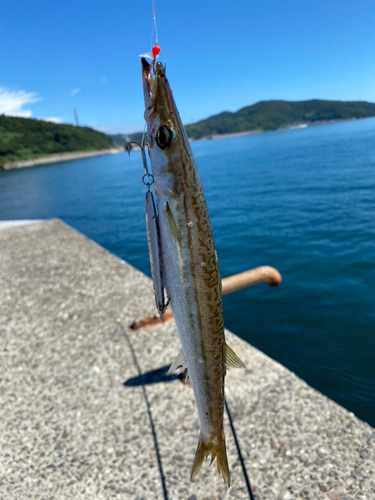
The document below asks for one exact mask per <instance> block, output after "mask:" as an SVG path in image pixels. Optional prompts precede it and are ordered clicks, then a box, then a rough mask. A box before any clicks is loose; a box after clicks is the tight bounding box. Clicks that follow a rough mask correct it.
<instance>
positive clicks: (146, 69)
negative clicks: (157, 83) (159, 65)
mask: <svg viewBox="0 0 375 500" xmlns="http://www.w3.org/2000/svg"><path fill="white" fill-rule="evenodd" d="M141 62H142V84H143V95H144V98H145V107H146V108H147V107H148V106H149V104H150V99H151V94H152V88H153V86H154V79H153V77H152V74H151V64H150V63H149V62H148V61H147V59H145V58H144V57H142V59H141Z"/></svg>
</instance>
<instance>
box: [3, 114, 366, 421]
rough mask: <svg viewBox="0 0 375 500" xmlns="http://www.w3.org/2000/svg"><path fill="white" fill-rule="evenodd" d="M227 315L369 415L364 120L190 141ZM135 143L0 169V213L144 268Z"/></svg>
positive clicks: (251, 337) (232, 325) (236, 328)
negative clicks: (270, 269) (227, 283)
mask: <svg viewBox="0 0 375 500" xmlns="http://www.w3.org/2000/svg"><path fill="white" fill-rule="evenodd" d="M192 146H193V151H194V154H195V158H196V162H197V165H198V168H199V171H200V174H201V178H202V183H203V186H204V188H205V192H206V197H207V203H208V208H209V210H210V214H211V220H212V226H213V229H214V235H215V240H216V247H217V253H218V257H219V263H220V268H221V273H222V276H223V277H225V276H229V275H231V274H234V273H238V272H241V271H245V270H247V269H251V268H253V267H256V266H261V265H271V266H274V267H276V268H277V269H278V270H279V271H280V272H281V274H282V276H283V283H282V284H281V285H280V286H279V287H277V288H270V287H268V286H267V285H266V284H262V285H257V286H255V287H253V288H250V289H247V290H243V291H241V292H237V293H234V294H232V295H230V296H226V297H224V312H225V323H226V326H227V327H228V328H229V329H230V330H232V331H233V332H235V333H237V334H238V335H239V336H241V337H242V338H244V339H246V340H247V341H249V342H250V343H251V344H253V345H254V346H256V347H258V348H259V349H261V350H262V351H264V352H265V353H267V354H268V355H270V356H271V357H272V358H274V359H276V360H278V361H279V362H281V363H282V364H284V365H285V366H287V367H288V368H290V369H291V370H293V371H294V372H296V373H297V374H298V375H299V376H300V377H302V378H303V379H305V380H306V381H307V382H308V383H309V384H310V385H312V386H313V387H315V388H316V389H318V390H319V391H321V392H323V393H324V394H326V395H327V396H329V397H331V398H332V399H334V400H335V401H337V402H338V403H340V404H341V405H343V406H345V407H346V408H348V409H349V410H351V411H353V412H354V413H355V414H356V415H357V416H358V417H360V418H362V419H364V420H367V421H368V422H369V423H371V424H372V425H373V426H375V119H366V120H359V121H354V122H346V123H338V124H334V125H325V126H319V127H312V128H307V129H298V130H287V131H282V132H269V133H265V134H256V135H250V136H244V137H235V138H230V139H224V140H217V141H204V142H198V143H194V144H193V145H192ZM142 174H143V171H142V165H141V158H140V154H139V152H135V153H133V154H132V156H131V157H130V158H128V156H127V155H126V154H119V155H114V156H106V157H97V158H91V159H86V160H76V161H71V162H69V163H60V164H54V165H49V166H40V167H34V168H29V169H23V170H19V171H16V170H15V171H9V172H0V219H3V220H6V219H32V218H37V219H39V218H51V217H60V218H61V219H63V220H64V221H65V222H67V223H68V224H70V225H72V226H73V227H75V228H76V229H78V230H79V231H81V232H83V233H84V234H86V235H87V236H89V237H90V238H92V239H94V240H95V241H97V242H98V243H100V244H101V245H103V246H104V247H105V248H107V249H108V250H110V251H111V252H114V253H115V254H117V255H119V256H120V257H122V258H123V259H125V260H127V261H128V262H130V263H131V264H132V265H134V266H135V267H137V268H138V269H140V270H141V271H143V272H145V273H147V274H148V275H149V274H150V269H149V261H148V253H147V242H146V234H145V216H144V194H145V188H144V186H143V185H142V183H141V176H142Z"/></svg>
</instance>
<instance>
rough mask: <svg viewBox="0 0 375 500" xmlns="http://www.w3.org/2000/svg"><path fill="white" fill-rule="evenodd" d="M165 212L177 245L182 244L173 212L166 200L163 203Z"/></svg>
mask: <svg viewBox="0 0 375 500" xmlns="http://www.w3.org/2000/svg"><path fill="white" fill-rule="evenodd" d="M165 212H166V214H167V218H168V225H169V230H170V232H171V234H172V236H173V238H174V239H175V240H176V241H177V243H178V244H179V245H181V244H182V238H181V234H180V232H179V230H178V228H177V224H176V221H175V220H174V217H173V214H172V211H171V208H170V206H169V203H168V202H166V204H165Z"/></svg>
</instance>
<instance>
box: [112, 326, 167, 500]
mask: <svg viewBox="0 0 375 500" xmlns="http://www.w3.org/2000/svg"><path fill="white" fill-rule="evenodd" d="M119 326H120V327H121V329H122V332H123V334H124V337H125V339H126V342H127V344H128V346H129V349H130V352H131V354H132V358H133V362H134V365H135V367H136V369H137V371H138V376H139V378H140V380H142V372H141V368H140V366H139V363H138V359H137V355H136V353H135V350H134V348H133V346H132V343H131V342H130V339H129V335H128V334H127V333H126V331H125V329H124V327H123V326H122V325H119ZM142 392H143V396H144V398H145V402H146V406H147V413H148V418H149V419H150V425H151V432H152V436H153V438H154V446H155V453H156V459H157V462H158V466H159V473H160V479H161V485H162V488H163V497H164V500H168V491H167V486H166V484H165V477H164V472H163V466H162V463H161V456H160V452H159V445H158V440H157V437H156V430H155V425H154V420H153V418H152V412H151V405H150V402H149V400H148V397H147V391H146V387H145V385H144V384H142Z"/></svg>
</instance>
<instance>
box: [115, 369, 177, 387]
mask: <svg viewBox="0 0 375 500" xmlns="http://www.w3.org/2000/svg"><path fill="white" fill-rule="evenodd" d="M169 366H170V365H167V366H162V367H161V368H157V369H156V370H151V371H149V372H146V373H142V374H141V375H138V376H137V377H132V378H129V379H128V380H127V381H126V382H124V385H125V386H126V387H137V386H139V385H150V384H159V383H160V382H165V383H168V382H173V380H183V379H184V375H183V374H181V375H176V374H175V373H171V374H168V370H169Z"/></svg>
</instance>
